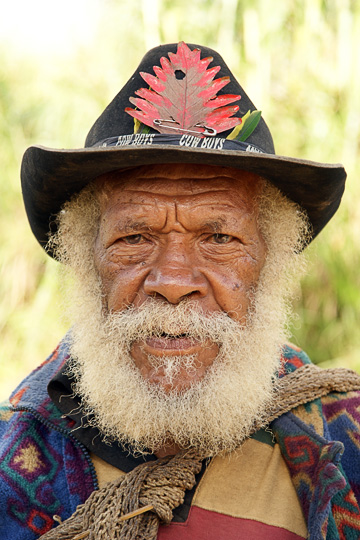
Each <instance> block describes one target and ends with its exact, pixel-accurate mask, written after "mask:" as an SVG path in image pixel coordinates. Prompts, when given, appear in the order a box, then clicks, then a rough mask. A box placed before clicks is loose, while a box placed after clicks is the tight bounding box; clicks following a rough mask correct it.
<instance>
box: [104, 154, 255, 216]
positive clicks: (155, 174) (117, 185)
mask: <svg viewBox="0 0 360 540" xmlns="http://www.w3.org/2000/svg"><path fill="white" fill-rule="evenodd" d="M264 182H265V181H264V179H263V178H261V177H260V176H258V175H256V174H254V173H250V172H247V171H243V170H239V169H234V168H230V167H216V166H208V165H191V164H166V165H150V166H142V167H136V168H131V169H126V170H121V171H114V172H111V173H108V174H104V175H102V176H100V177H98V178H97V179H96V181H95V186H96V193H97V196H98V199H99V202H100V206H101V209H102V210H104V209H105V208H106V206H107V205H108V203H109V201H115V200H117V199H121V198H122V197H124V196H129V194H131V195H135V196H136V195H138V196H140V194H141V193H146V194H148V195H153V196H154V197H156V196H160V197H165V198H166V197H167V198H176V199H184V200H186V199H191V198H193V199H194V200H195V199H197V200H199V199H201V197H202V196H203V197H207V198H208V197H209V196H210V200H211V198H212V199H213V200H216V199H217V198H225V199H228V200H231V201H235V200H236V201H239V202H241V206H242V207H246V209H247V210H251V209H253V210H255V209H256V208H257V200H258V198H259V195H260V194H261V192H262V189H263V186H264Z"/></svg>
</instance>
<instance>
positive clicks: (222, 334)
mask: <svg viewBox="0 0 360 540" xmlns="http://www.w3.org/2000/svg"><path fill="white" fill-rule="evenodd" d="M105 326H106V329H108V330H110V331H111V332H114V331H115V332H116V331H117V330H118V331H119V332H120V333H121V337H122V338H123V339H125V340H126V341H127V342H128V343H133V342H134V341H138V340H142V339H146V338H148V337H169V338H171V337H179V336H183V335H185V336H186V337H189V338H193V339H194V340H198V341H201V342H205V341H208V340H211V341H213V342H215V343H217V344H221V343H222V342H223V340H224V339H225V338H226V336H227V335H228V334H229V332H234V330H235V329H236V330H239V324H238V323H237V322H236V321H234V320H232V319H231V318H230V317H229V316H228V315H227V314H226V313H224V312H220V311H219V312H215V313H211V314H208V313H205V312H204V311H203V310H201V308H200V307H199V305H198V303H195V302H193V301H191V302H189V301H184V302H181V303H180V304H178V305H176V306H174V305H171V304H165V303H163V302H159V301H157V300H153V299H150V300H148V301H147V302H146V303H144V304H143V305H142V306H140V307H136V308H135V307H133V306H130V307H129V308H127V309H126V310H124V311H121V312H115V313H109V314H108V316H107V318H106V323H105Z"/></svg>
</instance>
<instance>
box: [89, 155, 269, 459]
mask: <svg viewBox="0 0 360 540" xmlns="http://www.w3.org/2000/svg"><path fill="white" fill-rule="evenodd" d="M97 182H98V187H99V193H100V205H101V219H100V228H99V233H98V236H97V239H96V243H95V264H96V268H97V270H98V272H99V275H100V278H101V281H102V285H103V291H104V295H105V302H106V308H107V309H108V310H111V311H118V310H123V309H124V308H126V307H127V306H129V305H134V306H135V307H139V306H141V305H142V304H143V303H144V302H146V300H147V299H148V298H149V297H152V298H155V299H157V300H158V301H159V302H169V303H171V304H174V305H176V304H178V303H179V302H181V301H182V300H183V299H185V298H189V299H192V300H196V301H197V302H198V304H199V306H200V307H201V308H202V310H203V311H204V312H205V313H213V312H216V311H224V312H226V313H228V315H229V316H230V317H231V318H233V319H234V320H236V321H238V322H239V323H240V324H244V321H245V317H246V314H247V311H248V308H249V306H250V303H251V300H252V297H253V292H254V290H255V289H256V285H257V282H258V279H259V275H260V272H261V269H262V268H263V265H264V262H265V257H266V247H265V242H264V239H263V238H262V235H261V232H260V230H259V226H258V219H257V218H258V204H257V200H256V198H257V196H258V195H259V193H260V190H261V184H262V183H261V179H260V177H258V176H257V175H255V174H252V173H248V172H245V171H239V170H236V169H232V168H223V167H210V166H199V165H196V166H195V165H183V164H177V165H156V166H149V167H139V168H135V169H131V170H127V171H125V172H124V171H123V172H115V173H111V174H110V175H104V176H102V177H99V179H98V180H97ZM179 334H181V329H179ZM193 353H195V354H196V355H197V360H196V369H195V371H193V370H192V371H191V373H188V372H186V370H185V369H184V370H182V371H180V374H179V376H178V378H177V380H176V381H175V382H174V383H173V386H172V387H171V389H172V390H175V391H178V392H181V391H183V390H185V389H186V388H189V386H191V385H192V384H193V383H194V382H196V381H198V380H200V379H201V378H202V377H203V376H204V375H205V373H206V371H207V369H208V368H209V366H211V365H212V363H213V361H214V360H215V358H216V356H217V354H218V346H217V345H216V344H214V343H211V342H209V343H207V344H205V346H204V344H200V343H198V342H194V340H190V339H189V338H187V337H186V336H185V337H181V336H180V337H176V338H175V337H174V338H149V339H146V340H145V341H144V342H139V343H134V344H133V345H132V347H131V356H132V358H133V360H134V363H135V365H136V366H137V367H138V369H139V371H140V373H141V374H142V376H143V377H144V378H145V379H147V380H148V381H149V382H150V383H151V384H157V385H160V386H162V387H163V388H164V389H165V390H166V391H169V390H170V388H169V387H168V386H167V384H168V383H166V382H165V380H164V377H163V376H164V374H163V373H162V372H161V371H159V372H155V371H154V368H153V367H152V365H151V364H150V363H149V362H148V354H152V355H158V356H164V355H166V356H171V355H185V354H193ZM177 451H178V448H176V447H173V446H172V445H171V442H169V446H167V447H165V448H163V449H159V452H158V454H157V455H158V456H159V457H160V456H162V455H166V454H169V453H176V452H177Z"/></svg>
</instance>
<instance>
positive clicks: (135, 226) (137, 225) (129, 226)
mask: <svg viewBox="0 0 360 540" xmlns="http://www.w3.org/2000/svg"><path fill="white" fill-rule="evenodd" d="M139 230H141V231H144V232H150V231H151V230H152V229H151V227H149V225H147V224H146V223H145V221H130V220H128V221H127V222H126V223H125V225H124V232H126V233H132V232H134V231H139Z"/></svg>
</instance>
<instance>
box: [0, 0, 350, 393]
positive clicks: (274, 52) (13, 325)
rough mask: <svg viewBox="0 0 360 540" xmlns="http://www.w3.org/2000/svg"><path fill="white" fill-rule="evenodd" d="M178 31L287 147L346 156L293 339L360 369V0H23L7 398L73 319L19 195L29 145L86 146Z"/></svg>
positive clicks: (8, 103) (17, 31)
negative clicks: (215, 62)
mask: <svg viewBox="0 0 360 540" xmlns="http://www.w3.org/2000/svg"><path fill="white" fill-rule="evenodd" d="M179 40H185V41H188V42H192V43H200V44H204V45H207V46H209V47H213V48H215V49H217V50H218V51H219V52H220V53H221V54H222V55H223V57H224V58H225V60H226V61H227V63H228V64H229V66H230V68H231V69H232V71H233V73H234V74H235V75H236V77H237V78H238V80H239V81H240V83H241V84H242V85H243V86H244V88H245V89H246V91H247V93H248V94H249V95H250V97H251V98H252V100H253V101H254V103H255V104H256V106H257V108H258V109H261V110H262V111H263V116H264V118H265V120H266V121H267V123H268V124H269V125H270V128H271V130H272V133H273V137H274V140H275V145H276V150H277V153H278V154H283V155H290V156H295V157H301V158H307V159H312V160H315V161H324V162H338V161H340V162H343V163H344V164H345V165H346V168H347V171H348V183H347V191H346V194H345V197H344V199H343V204H342V207H341V209H340V211H339V212H338V213H337V215H336V217H335V218H334V219H333V221H332V222H331V223H330V224H329V226H328V227H327V229H326V230H325V231H324V232H323V233H322V234H321V235H320V237H319V238H318V239H316V240H315V241H314V243H313V245H312V246H311V247H310V248H309V249H308V256H309V259H310V263H311V264H310V269H309V274H308V276H307V277H306V278H305V279H304V280H303V282H302V287H301V291H299V294H298V298H297V299H296V301H295V310H296V313H297V314H298V317H297V319H296V320H295V322H294V324H293V327H292V333H293V337H292V340H293V341H294V342H295V343H296V344H298V345H300V346H302V347H303V348H305V349H306V351H307V352H308V353H309V354H310V356H311V357H312V359H313V360H314V361H315V362H317V363H320V364H321V365H325V366H329V365H331V366H336V365H344V366H347V367H351V368H353V369H356V370H358V371H360V336H359V332H358V323H359V319H360V316H359V313H360V277H359V268H360V245H359V238H360V204H359V203H360V188H359V182H358V177H357V172H358V170H359V164H360V163H359V162H360V152H359V150H360V144H359V141H360V2H358V1H356V0H353V1H351V0H328V1H321V0H303V1H301V0H292V1H291V0H282V1H281V2H276V3H275V2H270V0H247V1H246V2H244V1H241V0H112V1H111V0H71V1H70V0H62V2H61V3H60V2H56V3H55V2H49V1H48V0H46V1H45V0H32V1H31V2H28V1H23V0H20V1H17V2H14V3H13V4H12V5H9V3H5V2H4V5H3V6H2V17H1V21H0V163H1V180H0V208H1V212H0V264H1V267H0V273H1V279H0V292H1V299H2V302H1V305H0V348H1V350H0V398H4V397H6V396H7V394H8V393H9V392H10V391H11V390H12V389H13V387H14V386H15V385H16V384H17V383H18V382H19V381H20V380H21V378H22V377H23V376H24V375H25V374H26V373H27V372H28V371H29V370H30V369H31V368H32V367H34V366H36V365H37V364H39V363H40V362H41V361H42V360H43V359H44V358H45V357H46V356H47V355H48V354H49V352H50V351H51V350H52V348H53V347H55V345H56V344H57V342H58V340H59V339H60V338H61V336H62V335H63V334H64V332H65V331H66V329H67V326H68V324H67V322H66V320H65V319H64V317H63V316H62V308H61V297H60V292H59V288H58V284H59V279H60V275H59V268H58V266H57V264H56V263H54V262H53V261H52V260H50V259H49V258H48V257H47V256H46V255H45V254H44V253H43V252H42V250H41V249H40V247H39V246H38V245H37V243H36V241H35V240H34V238H33V237H32V234H31V232H30V229H29V227H28V224H27V219H26V216H25V213H24V209H23V206H22V199H21V191H20V185H19V167H20V163H21V157H22V154H23V152H24V150H25V149H26V148H27V147H28V146H29V145H31V144H42V145H45V146H50V147H56V148H61V147H65V148H77V147H81V146H83V144H84V140H85V136H86V134H87V132H88V130H89V128H90V126H91V125H92V123H93V121H94V120H95V119H96V118H97V117H98V115H99V114H100V113H101V112H102V110H103V109H104V107H105V106H106V105H107V104H108V102H109V101H110V100H111V99H112V97H113V96H114V95H115V94H116V93H117V92H118V90H119V89H120V88H121V86H122V85H123V84H124V83H125V82H126V81H127V79H128V78H129V77H130V75H131V74H132V72H133V70H134V69H135V68H136V66H137V64H138V62H139V61H140V59H141V58H142V56H143V54H144V53H145V52H146V50H148V49H149V48H150V47H152V46H155V45H158V44H159V43H168V42H176V41H179ZM314 189H316V186H314Z"/></svg>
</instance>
